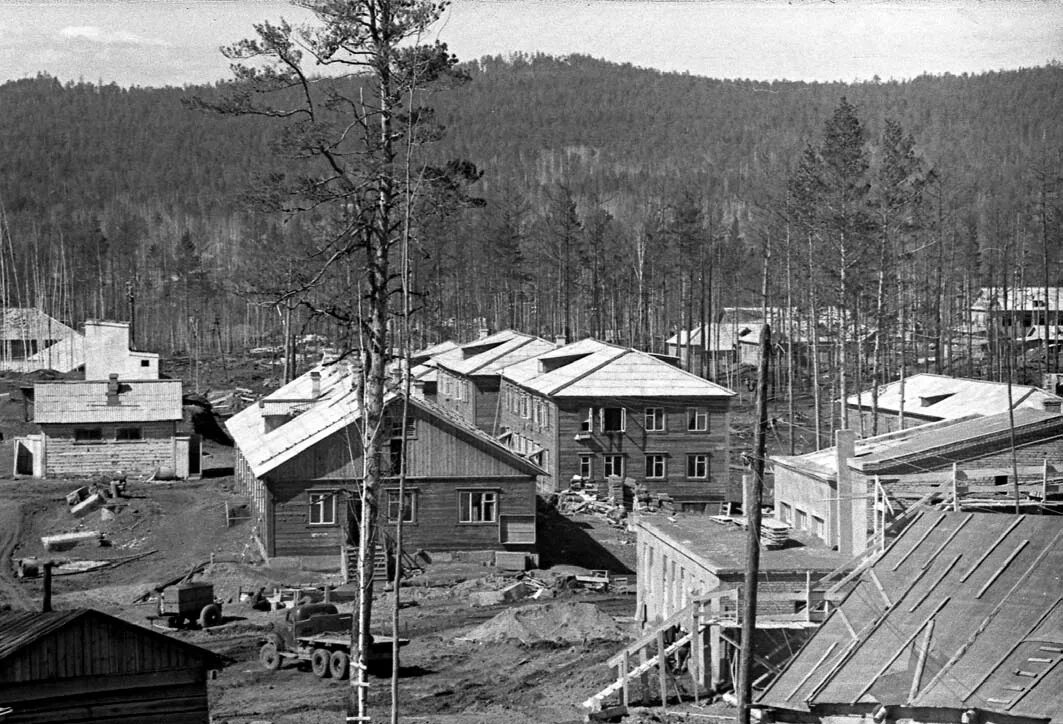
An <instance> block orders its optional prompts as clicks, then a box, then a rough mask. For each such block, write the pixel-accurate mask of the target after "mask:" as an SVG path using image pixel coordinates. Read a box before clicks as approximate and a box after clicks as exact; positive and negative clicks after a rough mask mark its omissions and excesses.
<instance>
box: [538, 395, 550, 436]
mask: <svg viewBox="0 0 1063 724" xmlns="http://www.w3.org/2000/svg"><path fill="white" fill-rule="evenodd" d="M539 422H541V423H542V425H543V429H544V430H549V429H550V405H548V404H547V402H546V400H543V409H542V411H541V412H540V413H539Z"/></svg>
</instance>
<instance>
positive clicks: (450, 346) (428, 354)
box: [410, 339, 458, 365]
mask: <svg viewBox="0 0 1063 724" xmlns="http://www.w3.org/2000/svg"><path fill="white" fill-rule="evenodd" d="M457 349H458V343H457V342H455V341H454V340H452V339H447V340H444V341H442V342H439V343H437V344H433V345H431V346H429V347H425V348H424V349H419V350H417V351H416V352H414V353H412V354H411V355H410V359H411V360H413V362H414V364H415V365H417V364H420V363H424V362H427V361H428V360H430V359H432V358H433V357H435V356H437V355H441V354H444V353H446V352H452V351H454V350H457Z"/></svg>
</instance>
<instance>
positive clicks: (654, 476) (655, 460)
mask: <svg viewBox="0 0 1063 724" xmlns="http://www.w3.org/2000/svg"><path fill="white" fill-rule="evenodd" d="M651 463H652V466H653V467H652V472H651ZM658 465H659V466H660V471H658V470H657V467H658ZM645 472H646V479H647V480H664V479H665V478H667V477H668V456H667V455H665V454H664V453H646V471H645Z"/></svg>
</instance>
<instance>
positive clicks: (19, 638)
mask: <svg viewBox="0 0 1063 724" xmlns="http://www.w3.org/2000/svg"><path fill="white" fill-rule="evenodd" d="M83 617H93V618H97V619H101V620H103V621H106V622H108V623H109V624H111V625H117V626H120V627H122V628H126V629H130V630H132V631H133V632H135V633H138V634H140V635H142V636H146V637H149V638H151V639H153V640H155V641H157V642H159V643H162V644H163V645H168V646H173V647H176V648H180V649H184V650H185V651H187V652H190V653H192V654H194V655H196V656H198V657H200V658H203V659H205V660H208V661H213V660H214V658H215V655H214V654H213V653H212V652H210V651H207V650H206V649H204V648H200V647H199V646H195V645H194V644H191V643H188V642H187V641H182V640H181V639H177V638H174V637H172V636H167V635H166V634H163V633H160V632H158V631H153V630H152V629H149V628H146V627H144V626H137V625H136V624H132V623H129V622H128V621H123V620H122V619H120V618H116V617H114V616H111V615H109V614H106V613H103V612H102V611H97V610H95V609H91V608H76V609H72V610H69V611H47V612H42V611H0V662H3V661H4V660H5V659H7V658H9V657H11V656H13V655H14V654H16V653H18V652H19V651H21V650H23V649H25V648H27V647H28V646H32V645H33V643H34V642H36V641H38V640H40V639H42V638H44V637H45V636H47V635H49V634H51V633H54V632H56V631H59V630H61V629H63V628H65V627H66V626H69V625H70V624H72V623H74V622H75V621H78V620H79V619H81V618H83Z"/></svg>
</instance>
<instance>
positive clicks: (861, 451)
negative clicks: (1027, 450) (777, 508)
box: [771, 408, 1063, 478]
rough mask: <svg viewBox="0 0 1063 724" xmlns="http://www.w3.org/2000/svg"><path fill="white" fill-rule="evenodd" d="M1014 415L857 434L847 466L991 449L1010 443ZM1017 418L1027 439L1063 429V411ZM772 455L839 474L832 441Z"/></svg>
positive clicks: (880, 465)
mask: <svg viewBox="0 0 1063 724" xmlns="http://www.w3.org/2000/svg"><path fill="white" fill-rule="evenodd" d="M1010 417H1011V416H1009V415H1008V413H1006V412H1004V413H1001V414H999V415H989V416H984V417H982V416H969V417H964V418H959V419H956V420H942V421H938V422H930V423H927V424H925V425H918V426H916V427H910V428H907V429H905V430H896V431H894V432H888V433H885V434H882V435H876V436H874V437H868V438H864V439H863V440H857V441H856V445H855V452H856V454H855V456H854V457H853V458H850V461H849V467H850V468H852V469H854V470H858V471H860V472H863V473H868V474H870V473H874V472H876V471H878V470H883V469H888V468H889V467H890V466H892V465H899V464H903V463H914V462H916V461H919V460H921V459H926V458H927V457H929V456H931V455H933V454H935V453H936V452H938V451H941V450H944V449H948V448H953V449H955V448H959V449H962V450H968V451H970V452H971V453H972V457H974V456H976V455H978V454H988V453H990V452H993V451H995V450H998V449H1002V448H1003V447H1006V446H1007V445H1008V444H1009V441H1010V430H1011V420H1010ZM1014 418H1015V434H1016V437H1017V438H1025V439H1026V441H1029V436H1036V437H1038V438H1039V439H1040V440H1048V439H1052V438H1056V437H1060V436H1061V435H1063V415H1060V414H1059V413H1052V412H1045V411H1043V410H1035V409H1030V408H1023V409H1020V410H1016V411H1015V413H1014ZM1021 444H1022V443H1021V442H1020V446H1021ZM771 460H772V462H774V463H775V464H776V465H782V466H783V467H786V468H790V469H791V470H799V471H803V472H807V473H811V474H813V475H817V476H820V477H826V478H833V477H834V476H835V475H837V465H836V453H835V448H834V447H829V448H824V449H822V450H816V451H815V452H810V453H806V454H804V455H793V456H791V455H773V456H772V457H771Z"/></svg>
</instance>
